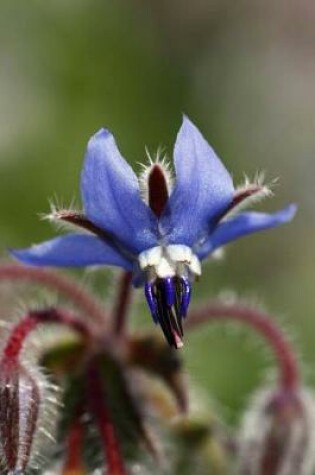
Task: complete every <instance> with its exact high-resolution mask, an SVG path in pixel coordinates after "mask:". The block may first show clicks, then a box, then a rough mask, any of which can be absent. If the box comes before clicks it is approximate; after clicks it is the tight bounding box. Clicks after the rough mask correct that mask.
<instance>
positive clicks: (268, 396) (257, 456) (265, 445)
mask: <svg viewBox="0 0 315 475" xmlns="http://www.w3.org/2000/svg"><path fill="white" fill-rule="evenodd" d="M239 449H240V470H239V473H240V474H244V475H245V474H246V475H265V474H268V475H311V474H313V473H314V469H315V401H314V399H313V396H312V394H311V393H310V392H309V391H307V390H305V389H297V390H291V391H289V390H285V389H275V388H274V389H266V390H262V391H260V392H258V393H257V394H256V395H255V397H254V398H253V400H252V404H251V408H250V410H249V411H248V413H247V414H246V415H245V418H244V422H243V427H242V431H241V436H240V447H239Z"/></svg>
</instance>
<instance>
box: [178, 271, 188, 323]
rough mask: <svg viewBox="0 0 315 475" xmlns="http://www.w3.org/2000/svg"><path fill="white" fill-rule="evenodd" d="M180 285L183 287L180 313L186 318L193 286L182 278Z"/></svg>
mask: <svg viewBox="0 0 315 475" xmlns="http://www.w3.org/2000/svg"><path fill="white" fill-rule="evenodd" d="M180 283H181V285H182V299H181V304H180V310H179V313H180V316H181V317H186V315H187V310H188V307H189V303H190V297H191V285H190V282H189V280H188V279H187V278H186V277H182V278H181V279H180Z"/></svg>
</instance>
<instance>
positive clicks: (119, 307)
mask: <svg viewBox="0 0 315 475" xmlns="http://www.w3.org/2000/svg"><path fill="white" fill-rule="evenodd" d="M131 280H132V273H131V272H123V273H122V274H121V275H120V279H119V283H118V291H117V296H116V300H115V303H114V307H113V311H112V322H113V323H112V324H113V331H114V333H115V334H116V335H121V334H122V333H123V331H124V329H125V324H126V318H127V315H128V310H129V307H130V303H131V294H132V287H131Z"/></svg>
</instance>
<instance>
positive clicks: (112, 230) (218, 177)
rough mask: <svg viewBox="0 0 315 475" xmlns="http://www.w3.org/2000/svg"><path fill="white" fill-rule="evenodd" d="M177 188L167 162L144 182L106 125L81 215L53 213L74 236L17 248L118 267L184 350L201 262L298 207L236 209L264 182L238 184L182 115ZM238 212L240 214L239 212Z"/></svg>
mask: <svg viewBox="0 0 315 475" xmlns="http://www.w3.org/2000/svg"><path fill="white" fill-rule="evenodd" d="M174 166H175V175H176V179H175V181H174V184H173V180H172V177H171V174H170V172H169V168H168V166H166V165H165V163H164V162H163V161H159V160H157V161H155V162H152V161H151V162H150V164H149V166H148V167H147V168H146V169H145V170H144V172H143V173H142V175H141V176H140V178H139V179H138V178H137V177H136V175H135V174H134V172H133V170H132V169H131V167H130V166H129V165H128V164H127V162H126V161H125V160H124V158H123V157H122V156H121V154H120V152H119V150H118V148H117V145H116V143H115V140H114V138H113V136H112V135H111V133H110V132H109V131H108V130H106V129H101V130H100V131H99V132H97V133H96V134H95V135H94V136H93V137H92V138H91V139H90V141H89V143H88V147H87V152H86V156H85V162H84V167H83V171H82V179H81V193H82V200H83V205H84V214H83V213H78V212H74V211H70V210H52V214H51V215H50V218H51V219H52V220H54V221H59V222H60V221H61V222H67V223H71V224H75V225H77V226H79V227H81V228H83V229H84V230H85V231H88V233H86V232H84V233H71V234H68V235H65V236H62V237H58V238H55V239H52V240H50V241H47V242H44V243H41V244H38V245H34V246H32V247H30V248H28V249H23V250H14V251H12V254H13V255H14V256H15V257H16V258H17V259H19V260H21V261H23V262H24V263H27V264H31V265H36V266H44V265H45V266H46V265H51V266H61V267H63V266H65V267H66V266H89V265H112V266H118V267H122V268H123V269H126V270H127V271H131V272H132V273H133V283H134V285H135V286H144V289H145V295H146V299H147V302H148V305H149V308H150V311H151V314H152V317H153V320H154V322H155V323H157V324H160V325H161V327H162V330H163V332H164V334H165V336H166V339H167V340H168V342H169V344H170V345H172V346H174V347H176V348H178V347H180V346H182V336H183V330H182V318H183V317H185V316H186V313H187V309H188V306H189V301H190V296H191V286H192V282H193V280H194V279H195V277H196V276H199V275H200V274H201V266H200V261H201V260H203V259H205V258H206V257H207V256H208V255H210V254H211V253H212V252H213V251H215V250H216V249H218V248H220V247H221V246H223V245H224V244H227V243H228V242H229V241H232V240H234V239H237V238H239V237H241V236H245V235H246V234H250V233H253V232H255V231H260V230H263V229H267V228H271V227H274V226H278V225H280V224H282V223H285V222H287V221H290V220H291V219H292V217H293V216H294V214H295V210H296V207H295V205H290V206H289V207H287V208H285V209H282V210H281V211H278V212H277V213H274V214H264V213H256V212H246V213H243V212H239V211H240V210H241V208H243V206H244V205H247V204H249V203H250V202H252V201H253V200H257V199H258V198H261V197H262V196H265V195H267V194H268V193H269V189H268V188H267V187H266V186H263V185H262V184H261V183H259V182H256V183H254V184H249V183H246V184H245V186H244V187H242V188H236V189H235V188H234V186H233V181H232V178H231V176H230V174H229V173H228V171H227V170H226V169H225V167H224V165H223V164H222V163H221V161H220V160H219V158H218V157H217V156H216V154H215V152H214V151H213V149H212V148H211V147H210V145H209V144H208V143H207V142H206V140H205V139H204V138H203V137H202V135H201V134H200V132H199V131H198V129H197V128H196V127H195V126H194V125H193V124H192V123H191V122H190V121H189V119H187V118H186V117H184V120H183V124H182V126H181V128H180V130H179V133H178V135H177V139H176V143H175V150H174ZM236 211H237V212H238V214H237V215H235V212H236Z"/></svg>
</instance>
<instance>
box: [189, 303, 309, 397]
mask: <svg viewBox="0 0 315 475" xmlns="http://www.w3.org/2000/svg"><path fill="white" fill-rule="evenodd" d="M218 320H237V321H240V322H243V323H245V324H247V325H249V326H251V327H252V328H253V329H254V330H255V331H256V332H257V333H259V334H260V335H262V336H263V337H264V338H265V340H266V341H267V342H268V344H269V346H270V347H271V349H272V351H273V353H274V355H275V357H276V360H277V363H278V367H279V376H280V384H281V386H282V387H283V388H284V389H294V388H295V387H296V386H297V385H298V384H299V380H300V375H299V368H298V364H297V359H296V357H295V354H294V351H293V349H292V348H291V345H290V343H289V341H288V340H287V339H286V337H285V335H284V334H283V332H282V331H281V329H280V328H279V327H278V326H277V325H276V323H275V322H274V320H273V319H272V317H271V316H270V315H268V314H267V313H265V312H262V311H260V310H257V309H256V308H253V307H252V306H250V305H246V304H245V303H231V304H229V303H225V302H222V301H219V300H217V301H212V302H210V303H208V304H207V305H205V306H204V307H201V308H198V309H195V310H192V311H191V312H190V315H189V318H188V319H187V322H186V328H187V329H188V328H190V329H193V328H196V327H198V326H199V325H200V324H202V323H208V322H211V321H218Z"/></svg>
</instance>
